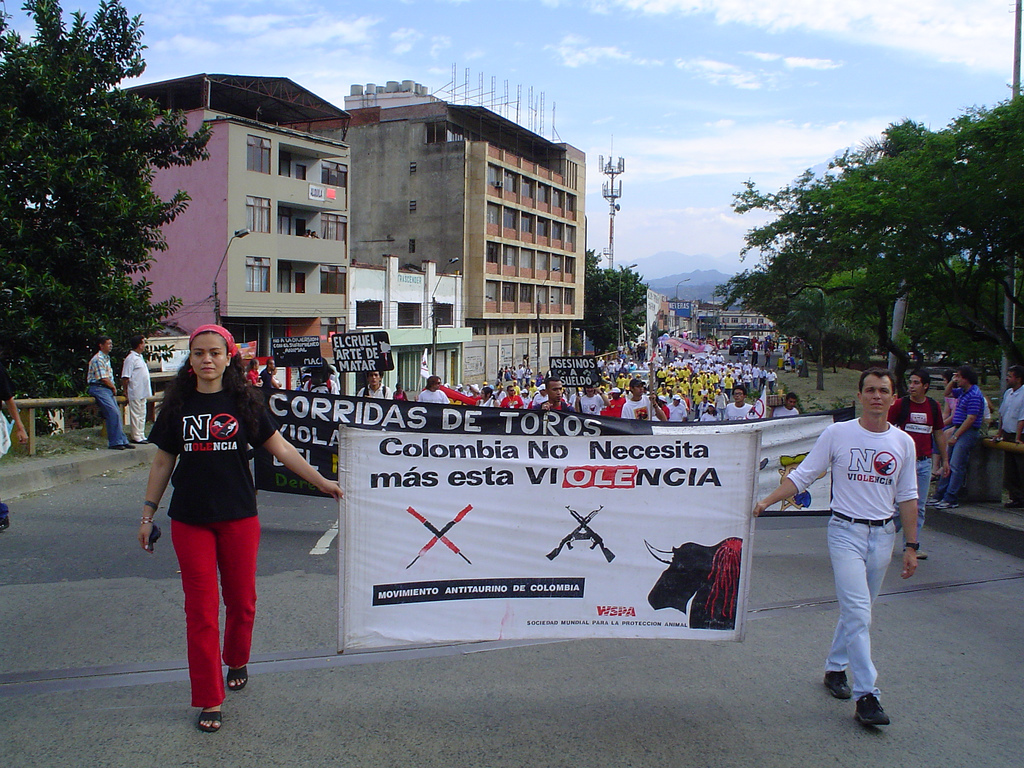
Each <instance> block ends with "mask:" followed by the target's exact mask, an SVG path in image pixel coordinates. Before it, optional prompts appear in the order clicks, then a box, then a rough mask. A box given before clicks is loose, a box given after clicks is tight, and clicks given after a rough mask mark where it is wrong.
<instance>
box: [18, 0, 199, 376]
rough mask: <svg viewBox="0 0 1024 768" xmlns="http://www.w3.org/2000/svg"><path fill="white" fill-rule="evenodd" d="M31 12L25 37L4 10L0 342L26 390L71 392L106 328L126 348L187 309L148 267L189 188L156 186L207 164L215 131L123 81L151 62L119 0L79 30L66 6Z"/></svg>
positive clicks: (33, 3) (48, 2) (36, 7)
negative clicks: (165, 294)
mask: <svg viewBox="0 0 1024 768" xmlns="http://www.w3.org/2000/svg"><path fill="white" fill-rule="evenodd" d="M24 10H25V11H26V12H27V13H28V14H29V15H30V16H31V17H32V19H33V21H34V23H35V28H36V32H35V35H34V36H33V37H32V38H31V39H30V40H27V41H26V40H23V39H22V38H21V37H20V36H19V35H18V34H17V33H16V32H14V31H13V30H11V29H10V26H9V20H10V17H9V16H3V17H0V222H3V223H2V226H0V285H2V286H3V288H4V291H3V294H2V296H0V339H2V341H3V345H4V347H5V352H6V354H7V355H9V356H10V357H12V358H14V359H16V360H18V361H19V362H18V365H16V366H13V368H12V370H11V374H12V378H13V379H14V382H15V386H16V388H17V390H18V391H19V392H24V393H27V394H32V395H50V396H66V395H72V394H77V393H79V392H81V391H82V390H83V388H84V386H85V375H84V369H85V367H86V363H87V361H88V358H89V357H90V356H91V354H92V341H93V339H94V338H95V336H96V335H97V334H99V333H104V334H106V335H108V336H111V337H113V338H114V339H115V344H117V345H118V346H119V348H120V349H121V350H125V351H126V346H127V344H126V341H127V339H128V337H129V336H130V335H132V334H134V333H143V334H147V333H152V332H153V331H155V330H157V328H158V327H159V322H160V320H161V318H163V317H165V316H166V315H167V314H169V313H170V312H171V311H173V309H174V308H175V307H176V306H177V300H170V301H166V302H162V303H158V304H152V303H151V296H152V294H151V291H150V284H149V283H148V282H147V281H146V280H145V277H144V275H145V272H146V270H147V269H148V268H149V265H150V261H151V259H152V254H153V252H154V251H159V250H162V249H164V248H165V247H166V245H165V242H164V239H163V236H162V233H161V227H162V225H164V224H166V223H167V222H169V221H172V220H173V219H174V218H175V216H177V215H178V214H179V213H180V212H181V211H182V210H184V207H185V205H186V202H187V200H188V196H187V195H186V194H185V193H184V192H178V193H177V194H175V195H173V196H172V197H171V199H170V200H166V201H165V200H161V199H160V198H159V197H158V196H157V195H156V194H154V193H153V191H152V189H151V181H152V178H153V172H154V169H155V168H168V167H171V166H179V165H188V164H191V163H192V162H194V161H196V160H199V159H202V158H205V157H206V152H205V145H206V142H207V140H208V134H207V133H206V132H205V131H199V132H198V133H190V132H189V131H188V129H187V128H186V126H185V121H184V117H183V116H182V115H180V114H173V113H169V112H161V111H160V110H159V109H158V108H157V107H156V105H155V104H154V103H153V102H152V101H150V100H146V99H142V98H140V97H138V96H136V95H134V94H131V93H127V92H125V91H124V90H122V89H120V88H118V87H117V85H118V84H119V83H120V82H121V81H122V80H124V79H126V78H131V77H136V76H138V75H140V74H141V73H142V72H143V70H144V68H145V65H144V63H143V60H142V55H141V53H142V50H143V46H142V43H141V39H142V23H141V20H140V19H139V17H137V16H136V17H129V16H128V14H127V12H126V11H125V9H124V7H123V6H122V5H121V4H120V2H119V0H109V1H106V2H103V3H101V4H100V6H99V9H98V10H97V11H96V13H95V15H94V16H93V17H92V19H91V20H87V19H86V18H85V16H84V15H83V14H81V13H75V14H72V15H71V17H70V19H69V21H70V23H69V24H68V25H66V24H65V22H64V19H63V12H62V9H61V7H60V4H59V2H57V0H27V2H26V3H25V6H24Z"/></svg>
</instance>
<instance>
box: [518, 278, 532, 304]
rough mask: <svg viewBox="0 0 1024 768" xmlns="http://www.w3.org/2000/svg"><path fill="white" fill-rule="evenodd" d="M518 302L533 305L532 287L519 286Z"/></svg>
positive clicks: (526, 285)
mask: <svg viewBox="0 0 1024 768" xmlns="http://www.w3.org/2000/svg"><path fill="white" fill-rule="evenodd" d="M519 301H520V302H521V303H523V304H533V286H532V285H528V284H525V283H524V284H522V285H520V286H519Z"/></svg>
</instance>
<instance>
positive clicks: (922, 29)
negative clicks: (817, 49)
mask: <svg viewBox="0 0 1024 768" xmlns="http://www.w3.org/2000/svg"><path fill="white" fill-rule="evenodd" d="M604 1H605V2H614V3H615V4H617V5H618V6H620V7H624V8H627V9H629V10H633V11H638V12H642V13H647V14H670V13H672V14H679V15H684V16H690V15H698V14H703V15H709V16H712V17H713V18H714V19H715V21H716V22H718V23H719V24H743V25H747V26H753V27H760V28H762V29H766V30H768V31H769V32H785V31H790V30H803V31H809V32H816V33H823V34H826V35H830V36H838V37H840V38H844V39H848V40H852V41H856V42H859V43H866V44H869V45H877V46H882V47H886V48H893V49H896V50H900V51H912V52H915V53H918V54H921V55H923V56H926V57H929V58H932V59H935V60H938V61H943V62H955V63H958V64H963V65H966V66H968V67H971V68H977V69H983V70H993V71H1003V70H1006V69H1009V67H1008V60H1009V58H1010V56H1011V52H1012V48H1013V21H1012V17H1011V16H1010V13H1009V11H1010V8H1011V6H1012V3H1010V2H1009V0H970V2H964V0H928V2H922V0H859V1H858V2H852V1H851V0H604Z"/></svg>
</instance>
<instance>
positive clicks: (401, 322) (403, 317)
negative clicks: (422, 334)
mask: <svg viewBox="0 0 1024 768" xmlns="http://www.w3.org/2000/svg"><path fill="white" fill-rule="evenodd" d="M420 325H423V306H422V305H421V304H418V303H413V302H411V301H400V302H398V327H399V328H409V327H411V326H420Z"/></svg>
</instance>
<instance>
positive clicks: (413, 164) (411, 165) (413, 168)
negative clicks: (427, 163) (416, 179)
mask: <svg viewBox="0 0 1024 768" xmlns="http://www.w3.org/2000/svg"><path fill="white" fill-rule="evenodd" d="M409 173H416V161H415V160H413V161H412V162H410V163H409Z"/></svg>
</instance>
